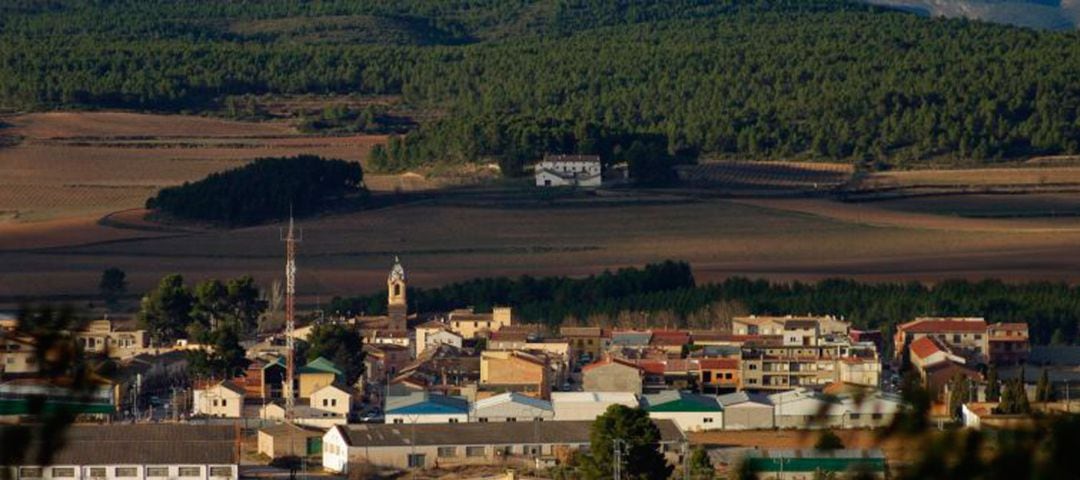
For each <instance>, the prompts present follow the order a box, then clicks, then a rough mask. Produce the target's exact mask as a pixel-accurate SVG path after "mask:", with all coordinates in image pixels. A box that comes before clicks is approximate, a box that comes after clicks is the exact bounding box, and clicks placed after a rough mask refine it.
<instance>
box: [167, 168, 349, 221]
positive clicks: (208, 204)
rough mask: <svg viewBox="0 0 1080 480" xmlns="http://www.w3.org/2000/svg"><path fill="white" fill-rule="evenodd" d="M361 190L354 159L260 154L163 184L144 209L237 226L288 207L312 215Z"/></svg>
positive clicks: (273, 215) (270, 217)
mask: <svg viewBox="0 0 1080 480" xmlns="http://www.w3.org/2000/svg"><path fill="white" fill-rule="evenodd" d="M366 191H367V190H366V188H364V172H363V169H362V168H361V167H360V164H359V163H356V162H346V161H344V160H327V159H324V158H321V157H318V156H314V155H299V156H295V157H284V158H260V159H257V160H255V161H254V162H252V163H249V164H247V165H244V166H242V167H239V168H235V169H232V170H227V171H224V172H219V173H212V174H210V175H209V176H207V177H206V178H204V179H202V180H199V181H197V182H193V183H184V184H183V185H180V186H176V187H168V188H164V189H162V190H161V191H159V192H158V193H157V195H155V196H154V197H152V198H150V199H148V200H147V201H146V208H149V209H156V210H160V211H163V212H165V213H168V214H170V215H173V216H176V217H179V218H184V219H190V220H200V221H208V222H213V223H218V224H223V225H226V226H240V225H251V224H255V223H260V222H264V221H267V220H273V219H280V218H283V217H284V216H286V215H288V214H289V213H290V212H292V213H295V214H296V215H298V216H305V215H312V214H316V213H319V212H321V211H323V210H324V209H327V208H329V207H331V206H333V205H335V204H336V203H339V202H341V201H342V200H343V199H344V198H345V197H346V196H348V195H356V194H363V193H365V192H366Z"/></svg>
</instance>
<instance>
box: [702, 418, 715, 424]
mask: <svg viewBox="0 0 1080 480" xmlns="http://www.w3.org/2000/svg"><path fill="white" fill-rule="evenodd" d="M701 423H713V421H712V417H705V418H702V419H701Z"/></svg>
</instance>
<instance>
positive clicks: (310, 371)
mask: <svg viewBox="0 0 1080 480" xmlns="http://www.w3.org/2000/svg"><path fill="white" fill-rule="evenodd" d="M344 375H345V374H344V372H342V371H341V369H340V368H338V367H337V365H334V362H331V361H330V360H327V359H325V358H323V357H318V358H316V359H315V360H312V361H310V362H308V363H307V364H306V365H304V366H303V367H300V368H298V369H297V378H298V381H299V384H300V398H309V397H311V394H313V393H315V392H316V391H318V390H319V389H321V388H323V387H325V386H327V385H330V384H332V383H334V382H337V381H340V380H341V379H342V378H343V377H344Z"/></svg>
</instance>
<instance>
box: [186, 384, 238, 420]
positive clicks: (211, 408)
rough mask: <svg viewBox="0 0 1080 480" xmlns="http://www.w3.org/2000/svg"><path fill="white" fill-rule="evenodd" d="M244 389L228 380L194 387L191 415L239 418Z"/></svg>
mask: <svg viewBox="0 0 1080 480" xmlns="http://www.w3.org/2000/svg"><path fill="white" fill-rule="evenodd" d="M244 393H245V392H244V389H243V388H242V387H240V386H238V385H236V384H235V383H233V382H230V381H228V380H226V381H224V382H221V383H218V384H215V385H213V386H210V387H206V388H200V389H195V390H194V392H193V394H192V402H191V413H192V415H204V416H208V417H222V418H240V417H241V416H243V411H244Z"/></svg>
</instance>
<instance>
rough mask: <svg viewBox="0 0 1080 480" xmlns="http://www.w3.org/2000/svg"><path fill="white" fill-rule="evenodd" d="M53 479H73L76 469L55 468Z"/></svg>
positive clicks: (53, 469)
mask: <svg viewBox="0 0 1080 480" xmlns="http://www.w3.org/2000/svg"><path fill="white" fill-rule="evenodd" d="M52 477H53V478H73V477H75V469H74V468H72V467H53V468H52Z"/></svg>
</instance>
